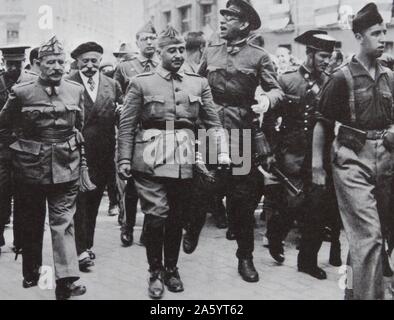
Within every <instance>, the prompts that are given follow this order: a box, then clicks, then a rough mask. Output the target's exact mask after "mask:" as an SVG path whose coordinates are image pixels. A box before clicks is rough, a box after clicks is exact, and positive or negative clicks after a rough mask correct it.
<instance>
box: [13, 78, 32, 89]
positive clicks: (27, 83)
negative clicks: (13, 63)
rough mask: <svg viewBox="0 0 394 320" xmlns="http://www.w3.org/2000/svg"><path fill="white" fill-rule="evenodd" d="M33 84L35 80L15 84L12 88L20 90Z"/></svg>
mask: <svg viewBox="0 0 394 320" xmlns="http://www.w3.org/2000/svg"><path fill="white" fill-rule="evenodd" d="M35 83H36V80H30V81H25V82H21V83H17V84H15V85H14V86H13V88H22V87H26V86H30V85H32V84H35Z"/></svg>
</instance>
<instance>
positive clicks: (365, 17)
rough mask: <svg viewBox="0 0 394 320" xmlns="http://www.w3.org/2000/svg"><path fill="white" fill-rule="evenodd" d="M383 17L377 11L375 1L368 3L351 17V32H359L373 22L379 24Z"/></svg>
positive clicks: (370, 25)
mask: <svg viewBox="0 0 394 320" xmlns="http://www.w3.org/2000/svg"><path fill="white" fill-rule="evenodd" d="M382 22H383V18H382V16H381V15H380V13H379V11H378V7H377V6H376V4H375V3H372V2H371V3H368V4H367V5H366V6H365V7H364V8H362V9H361V10H360V11H359V12H357V14H356V16H355V17H354V19H353V32H354V33H360V32H362V31H364V30H366V29H368V28H370V27H372V26H374V25H375V24H381V23H382Z"/></svg>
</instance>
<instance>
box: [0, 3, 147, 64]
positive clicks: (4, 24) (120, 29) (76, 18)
mask: <svg viewBox="0 0 394 320" xmlns="http://www.w3.org/2000/svg"><path fill="white" fill-rule="evenodd" d="M142 14H143V9H142V0H132V1H130V0H63V1H59V0H0V45H7V44H14V43H15V44H27V45H31V46H38V45H40V44H41V43H42V42H44V41H45V40H48V38H49V37H50V36H52V35H54V34H55V35H57V37H58V38H59V39H61V41H63V43H64V45H65V48H66V50H67V51H68V52H70V51H71V50H72V49H74V48H75V47H76V46H77V45H79V44H80V43H82V42H84V41H97V42H98V43H100V44H101V45H103V47H104V49H105V52H106V55H107V57H108V58H110V57H111V56H112V52H113V51H114V50H115V49H118V48H119V46H120V44H121V43H122V42H128V41H131V39H132V38H133V32H135V30H134V29H135V28H134V26H135V22H136V21H138V20H140V24H141V23H143V18H142Z"/></svg>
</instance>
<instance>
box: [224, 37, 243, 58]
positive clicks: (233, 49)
mask: <svg viewBox="0 0 394 320" xmlns="http://www.w3.org/2000/svg"><path fill="white" fill-rule="evenodd" d="M246 43H247V38H245V39H242V40H240V41H237V42H235V43H231V44H230V43H228V42H227V52H228V53H229V54H231V55H236V54H237V53H238V52H240V51H241V49H242V48H243V47H245V45H246Z"/></svg>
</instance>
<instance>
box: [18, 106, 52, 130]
mask: <svg viewBox="0 0 394 320" xmlns="http://www.w3.org/2000/svg"><path fill="white" fill-rule="evenodd" d="M50 111H51V108H49V107H39V106H37V107H23V108H22V111H21V112H22V117H23V120H24V121H25V122H27V123H28V124H30V125H32V124H34V123H36V122H37V121H38V120H39V119H40V118H41V115H42V114H43V113H49V112H50Z"/></svg>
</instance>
